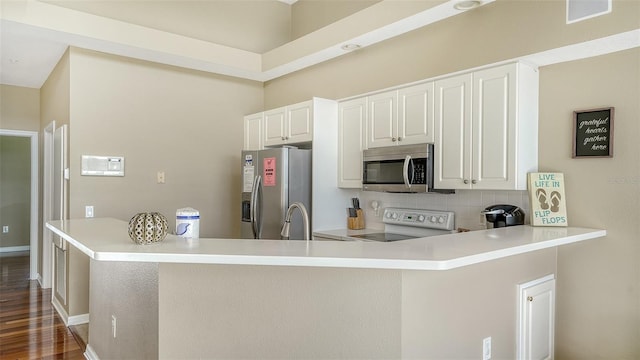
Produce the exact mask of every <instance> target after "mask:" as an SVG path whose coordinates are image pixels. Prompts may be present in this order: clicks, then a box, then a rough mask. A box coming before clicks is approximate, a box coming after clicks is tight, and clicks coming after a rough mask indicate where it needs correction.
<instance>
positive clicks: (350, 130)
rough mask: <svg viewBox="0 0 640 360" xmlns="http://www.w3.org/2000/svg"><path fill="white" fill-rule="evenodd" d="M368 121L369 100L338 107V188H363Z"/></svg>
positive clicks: (356, 101) (347, 103) (346, 103)
mask: <svg viewBox="0 0 640 360" xmlns="http://www.w3.org/2000/svg"><path fill="white" fill-rule="evenodd" d="M366 119H367V98H366V97H364V98H360V99H354V100H349V101H345V102H341V103H340V104H339V105H338V187H341V188H358V189H359V188H361V187H362V150H364V148H365V145H364V139H365V137H364V134H365V130H366Z"/></svg>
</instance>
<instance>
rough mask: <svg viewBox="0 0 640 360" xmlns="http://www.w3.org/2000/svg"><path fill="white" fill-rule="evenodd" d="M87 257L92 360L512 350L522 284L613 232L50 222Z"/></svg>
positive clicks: (501, 354) (498, 353) (503, 354)
mask: <svg viewBox="0 0 640 360" xmlns="http://www.w3.org/2000/svg"><path fill="white" fill-rule="evenodd" d="M47 227H48V228H49V229H51V230H52V231H53V232H55V233H56V234H58V235H60V236H61V237H62V238H63V239H65V240H66V241H67V242H69V244H71V245H72V246H75V247H77V248H78V249H79V250H80V251H82V252H84V253H85V254H86V255H88V256H89V257H90V259H91V289H90V318H91V321H90V329H89V332H90V338H89V346H88V348H87V355H88V357H89V358H96V359H97V358H104V359H106V358H123V357H128V358H185V359H187V358H302V357H307V358H445V357H449V358H451V357H455V358H461V357H466V358H470V357H473V358H476V357H478V354H481V351H482V339H483V338H485V337H487V336H491V337H492V338H493V356H494V358H515V357H516V355H515V351H516V346H515V344H516V334H515V328H516V323H517V321H516V315H517V300H518V299H517V285H518V284H522V283H526V282H529V281H532V280H535V279H538V278H542V277H545V276H548V275H550V274H555V272H556V247H557V246H561V245H567V244H571V243H575V242H579V241H584V240H589V239H594V238H598V237H602V236H605V235H606V231H605V230H596V229H586V228H572V227H571V228H551V227H537V228H536V227H531V226H516V227H508V228H500V229H491V230H480V231H473V232H467V233H460V234H451V235H443V236H433V237H429V238H421V239H412V240H405V241H399V242H393V243H378V242H356V241H353V242H350V241H317V242H314V241H311V242H306V241H298V240H291V241H273V240H246V239H245V240H237V239H193V240H187V239H183V238H179V237H177V236H174V235H168V236H167V238H166V239H165V240H164V241H163V242H161V243H158V244H153V245H136V244H134V243H133V242H132V241H131V240H130V239H129V237H128V234H127V222H125V221H121V220H116V219H108V218H95V219H78V220H65V221H52V222H50V223H48V224H47Z"/></svg>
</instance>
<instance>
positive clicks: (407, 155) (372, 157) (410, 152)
mask: <svg viewBox="0 0 640 360" xmlns="http://www.w3.org/2000/svg"><path fill="white" fill-rule="evenodd" d="M362 160H363V164H362V190H367V191H385V192H401V193H425V192H442V193H452V192H453V190H434V189H433V144H417V145H399V146H389V147H383V148H374V149H368V150H364V152H363V157H362Z"/></svg>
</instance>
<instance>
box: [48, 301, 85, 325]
mask: <svg viewBox="0 0 640 360" xmlns="http://www.w3.org/2000/svg"><path fill="white" fill-rule="evenodd" d="M51 304H52V305H53V308H54V309H55V310H56V312H57V313H58V315H60V317H61V318H62V322H64V326H66V327H69V326H71V325H80V324H87V323H89V314H80V315H73V316H69V314H67V312H66V311H65V309H64V307H63V306H62V305H61V304H60V302H59V301H58V299H57V298H55V297H54V298H53V299H52V300H51Z"/></svg>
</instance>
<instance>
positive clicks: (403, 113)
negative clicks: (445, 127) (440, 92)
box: [398, 82, 434, 145]
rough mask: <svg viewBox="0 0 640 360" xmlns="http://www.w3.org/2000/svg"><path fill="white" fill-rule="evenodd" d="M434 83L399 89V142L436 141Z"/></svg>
mask: <svg viewBox="0 0 640 360" xmlns="http://www.w3.org/2000/svg"><path fill="white" fill-rule="evenodd" d="M433 117H434V111H433V83H431V82H430V83H426V84H420V85H415V86H411V87H408V88H404V89H400V90H398V144H403V145H408V144H423V143H432V142H433V141H434V136H433V132H434V124H433Z"/></svg>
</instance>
